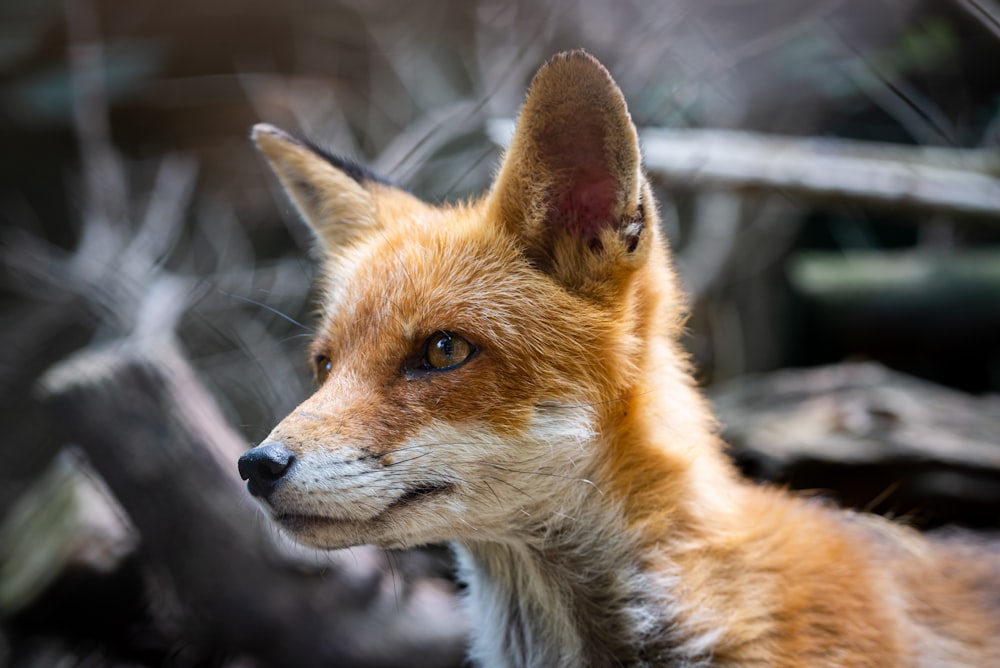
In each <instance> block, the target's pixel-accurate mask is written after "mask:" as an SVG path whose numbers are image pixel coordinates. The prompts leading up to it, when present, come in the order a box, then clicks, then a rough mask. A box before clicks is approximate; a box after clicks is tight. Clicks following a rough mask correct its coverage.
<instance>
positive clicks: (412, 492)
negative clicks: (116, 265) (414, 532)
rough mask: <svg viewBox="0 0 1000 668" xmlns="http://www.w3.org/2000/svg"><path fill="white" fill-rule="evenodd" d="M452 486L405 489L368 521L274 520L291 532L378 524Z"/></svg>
mask: <svg viewBox="0 0 1000 668" xmlns="http://www.w3.org/2000/svg"><path fill="white" fill-rule="evenodd" d="M452 487H453V485H452V484H451V483H446V482H440V483H435V482H424V483H420V484H417V485H414V486H412V487H409V488H407V489H406V491H405V492H403V494H401V495H400V496H399V497H398V498H396V499H395V500H393V501H392V503H390V504H389V505H388V506H386V507H385V509H383V510H382V511H380V512H379V513H378V514H376V515H374V516H373V517H371V518H369V519H352V518H350V519H349V518H337V517H330V516H327V515H316V514H300V513H295V512H285V513H275V516H274V519H275V520H277V521H278V522H279V523H280V524H281V525H282V526H283V527H285V528H286V529H288V530H289V531H292V532H301V531H307V530H310V529H314V528H318V527H321V526H343V527H347V526H355V527H358V526H362V525H366V524H371V523H373V522H378V521H380V520H383V519H385V518H386V517H387V516H388V515H390V514H391V513H393V512H395V511H396V510H398V509H400V508H406V507H409V506H413V505H414V504H419V503H423V502H424V501H427V500H429V499H432V498H437V497H439V496H441V495H443V494H447V493H448V492H449V491H451V489H452Z"/></svg>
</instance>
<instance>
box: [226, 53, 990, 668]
mask: <svg viewBox="0 0 1000 668" xmlns="http://www.w3.org/2000/svg"><path fill="white" fill-rule="evenodd" d="M254 139H255V141H256V142H257V145H258V147H259V148H260V149H261V150H262V151H263V153H264V154H265V155H266V157H267V159H268V161H269V162H270V164H271V166H272V168H273V169H274V171H275V173H276V174H277V176H278V177H279V179H280V181H281V182H282V184H283V186H284V187H285V189H286V191H287V192H288V194H289V196H290V198H291V200H292V201H293V202H294V204H295V205H296V207H297V208H298V209H299V211H300V212H301V213H302V215H303V217H304V218H305V219H306V221H307V222H308V223H309V224H310V225H311V226H312V228H313V229H314V231H315V232H316V237H317V241H318V245H319V247H320V250H321V253H322V257H323V263H324V274H323V278H322V286H321V288H322V294H323V296H322V299H321V313H322V321H321V324H320V327H319V329H318V334H317V336H316V339H315V341H314V343H313V347H312V354H313V362H314V364H315V366H316V370H317V374H318V377H319V387H318V389H317V390H316V392H315V394H313V395H312V396H311V397H310V398H308V399H307V400H306V401H305V402H304V403H302V404H301V405H300V406H299V407H298V408H296V409H295V410H294V411H293V412H292V413H291V414H290V415H289V416H288V417H287V418H285V419H284V420H283V421H282V422H281V423H280V424H279V425H278V426H277V427H275V429H274V430H273V432H272V433H271V434H270V436H268V438H267V439H266V440H265V441H264V443H262V444H261V445H260V446H258V447H256V448H254V449H252V450H250V451H249V452H248V453H247V454H246V455H244V456H243V458H242V459H241V461H240V470H241V473H242V475H243V476H244V478H247V479H249V488H250V491H251V492H252V493H254V494H255V495H256V496H258V497H260V499H261V501H262V503H263V505H264V506H265V507H266V508H267V509H268V510H269V512H270V513H271V514H272V516H273V517H274V518H275V520H276V521H277V522H278V523H280V525H281V526H282V527H283V528H284V529H285V530H286V531H287V532H288V533H290V534H291V535H292V536H293V537H294V538H296V539H297V540H299V541H301V542H303V543H306V544H308V545H312V546H315V547H319V548H343V547H348V546H353V545H358V544H362V543H371V544H376V545H381V546H385V547H393V548H398V547H407V546H414V545H421V544H426V543H431V542H441V541H450V542H451V543H452V544H453V545H454V546H455V551H456V554H457V558H458V563H459V568H460V574H461V576H462V577H463V578H464V580H465V581H466V582H467V584H468V592H467V604H468V606H469V608H470V610H471V613H472V615H473V619H474V626H475V628H476V631H475V633H474V638H473V641H472V647H471V654H472V658H473V659H474V660H475V661H477V662H478V663H481V664H483V665H487V666H546V667H549V666H585V665H594V666H604V665H630V666H642V665H648V666H654V665H656V666H661V665H662V666H701V665H719V666H728V665H732V666H880V667H883V666H959V665H966V666H986V665H1000V594H998V592H1000V559H997V558H996V557H988V556H987V554H988V553H987V552H986V551H984V550H980V549H976V548H973V547H971V546H969V545H968V544H967V543H961V542H957V541H956V542H946V541H937V542H932V541H930V540H928V539H926V538H924V537H922V536H919V535H918V534H916V533H914V532H912V531H911V530H909V529H906V528H903V527H899V526H896V525H893V524H890V523H888V522H887V521H885V520H882V519H879V518H874V517H869V516H866V515H860V514H852V513H846V512H843V511H839V510H835V509H831V508H828V507H826V506H824V505H823V504H821V503H819V502H816V501H810V500H807V499H801V498H796V497H793V496H791V495H789V494H787V493H785V492H782V491H780V490H775V489H771V488H767V487H761V486H756V485H752V484H750V483H748V482H746V481H743V480H742V479H740V477H739V476H738V475H737V474H736V472H735V471H734V469H733V467H732V465H731V464H730V463H729V461H728V459H727V458H726V456H725V454H724V452H723V448H722V446H721V444H720V442H719V440H718V438H717V435H716V432H717V430H716V427H715V424H714V421H713V419H712V417H711V415H710V412H709V411H708V409H707V407H706V404H705V401H704V400H703V398H702V397H701V396H700V394H699V392H698V391H697V389H696V387H695V386H694V383H693V382H692V380H691V376H690V374H689V368H688V367H689V364H688V360H687V358H686V357H685V355H684V354H683V353H682V352H681V349H680V346H679V344H678V337H679V334H680V332H681V328H682V324H683V298H682V295H681V294H680V293H679V291H678V287H677V280H676V278H675V275H674V272H673V269H672V267H671V263H670V258H669V254H668V252H667V248H666V244H665V242H664V240H663V239H662V235H661V232H660V229H659V222H658V214H657V210H656V205H655V202H654V200H653V197H652V193H651V191H650V188H649V185H648V184H647V182H646V180H645V177H644V176H643V173H642V170H641V166H640V152H639V145H638V141H637V137H636V132H635V129H634V126H633V124H632V122H631V119H630V117H629V114H628V111H627V109H626V106H625V101H624V99H623V97H622V94H621V92H620V91H619V89H618V87H617V86H616V85H615V83H614V82H613V80H612V79H611V77H610V75H609V74H608V72H607V71H606V70H605V69H604V67H603V66H601V65H600V63H598V62H597V61H596V60H595V59H594V58H592V57H591V56H589V55H588V54H586V53H584V52H580V51H576V52H569V53H564V54H560V55H559V56H556V57H555V58H554V59H553V60H551V61H550V62H549V63H548V64H547V65H545V67H543V68H542V69H541V70H540V71H539V73H538V74H537V75H536V77H535V79H534V81H533V82H532V85H531V87H530V90H529V93H528V96H527V99H526V102H525V104H524V107H523V108H522V111H521V113H520V116H519V120H518V126H517V130H516V132H515V135H514V139H513V142H512V144H511V146H510V148H509V150H508V152H507V154H506V156H505V158H504V161H503V164H502V167H501V169H500V171H499V173H498V176H497V179H496V181H495V183H494V185H493V187H492V188H491V189H490V190H489V192H487V193H486V194H485V195H483V196H482V197H481V198H479V199H477V200H475V201H472V202H469V203H463V204H457V205H432V204H427V203H424V202H422V201H420V200H418V199H417V198H415V197H414V196H412V195H411V194H409V193H407V192H405V191H403V190H400V189H398V188H396V187H394V186H392V185H390V184H387V183H385V182H383V181H381V180H380V179H378V178H377V177H375V176H373V175H371V174H369V173H367V172H366V171H365V170H363V169H361V168H359V167H357V166H355V165H353V164H351V163H349V162H346V161H343V160H340V159H338V158H336V157H332V156H329V155H326V154H324V153H323V152H322V151H319V150H317V149H315V148H313V147H311V146H309V145H308V144H305V143H303V142H300V141H298V140H296V139H293V138H292V137H290V136H288V135H286V134H285V133H283V132H281V131H280V130H277V129H276V128H273V127H271V126H267V125H259V126H257V127H256V128H255V129H254Z"/></svg>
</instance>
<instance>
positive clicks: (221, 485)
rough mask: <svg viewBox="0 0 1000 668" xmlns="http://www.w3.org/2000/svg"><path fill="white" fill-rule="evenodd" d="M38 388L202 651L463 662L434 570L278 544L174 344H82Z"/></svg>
mask: <svg viewBox="0 0 1000 668" xmlns="http://www.w3.org/2000/svg"><path fill="white" fill-rule="evenodd" d="M40 388H41V394H42V395H43V398H44V400H45V401H46V402H47V403H48V404H49V406H50V407H51V409H52V410H53V412H54V414H55V415H56V417H57V418H58V419H59V421H60V422H61V424H62V425H63V427H64V428H65V430H66V433H67V436H68V437H69V438H70V439H71V440H72V442H73V443H74V444H76V445H77V446H78V447H79V448H80V449H81V450H82V451H83V452H84V453H85V454H86V456H87V458H88V460H89V461H90V462H91V465H92V466H93V468H94V470H95V471H97V473H98V474H99V475H100V476H101V477H102V478H103V480H104V481H105V482H106V483H107V485H108V488H109V489H110V490H111V491H112V493H113V494H114V496H115V498H116V499H117V500H118V502H119V503H120V504H121V506H122V507H123V508H124V510H125V511H126V512H127V514H128V516H129V518H130V520H131V522H132V524H133V526H134V527H135V529H136V530H137V532H138V533H139V535H140V537H141V542H140V546H139V555H140V558H141V560H142V563H144V564H146V565H148V567H149V568H150V572H151V574H152V576H153V577H154V579H155V578H159V580H160V581H161V582H165V583H167V586H168V587H169V589H170V597H175V598H176V604H177V609H176V610H174V611H173V612H174V613H175V614H179V619H172V620H171V621H172V622H173V623H179V625H180V626H181V628H182V631H183V633H184V640H185V642H186V643H190V646H192V647H195V648H198V649H199V650H200V651H201V656H202V657H204V656H216V657H217V656H220V655H222V656H229V657H235V658H238V657H246V658H250V659H251V660H253V661H254V663H255V665H264V666H267V665H271V666H301V667H310V666H317V667H318V666H331V665H350V666H397V665H410V666H457V665H460V664H461V662H462V655H463V648H464V635H465V623H464V620H463V618H462V616H461V614H460V613H459V611H458V610H457V608H456V605H455V597H454V595H453V592H452V591H450V590H449V589H448V588H447V586H446V585H445V583H444V581H443V580H440V579H434V578H423V579H420V578H417V579H414V580H413V581H411V582H400V581H397V580H396V579H395V578H396V576H395V574H392V575H390V574H389V572H388V571H389V569H383V568H382V567H383V566H385V565H386V564H385V559H386V558H387V557H385V556H384V555H382V553H380V552H377V551H374V550H372V551H368V550H367V549H365V548H362V549H359V550H354V551H352V552H351V553H350V554H348V555H347V556H346V558H345V557H343V556H341V557H339V558H338V555H336V554H334V555H332V556H331V557H330V558H327V556H326V555H324V554H322V553H315V554H310V555H309V556H307V557H306V558H305V559H303V558H302V554H301V553H299V556H298V557H297V558H294V557H290V556H289V553H287V552H283V551H282V549H281V548H280V547H279V544H280V543H279V542H278V541H276V540H275V538H276V532H275V530H274V529H273V528H272V527H271V526H270V525H269V524H268V522H267V521H266V520H265V519H264V518H263V517H262V516H261V514H260V513H259V512H258V510H257V509H256V507H255V506H254V504H253V503H252V501H251V500H250V498H249V496H248V495H247V494H246V492H245V490H244V489H242V484H241V483H240V481H239V479H238V476H237V474H236V466H235V460H236V457H237V456H238V454H239V453H240V452H242V450H244V449H245V445H244V443H243V441H242V439H240V437H239V436H238V435H237V434H236V433H235V432H233V431H232V430H231V429H230V428H229V426H228V424H226V421H225V420H224V419H223V418H222V416H221V413H220V411H219V410H218V408H217V407H216V405H215V402H214V401H213V399H212V397H211V396H210V395H209V393H208V392H207V390H206V389H205V388H204V387H203V386H202V385H201V383H200V382H199V381H198V379H197V377H196V375H195V374H194V372H193V370H192V369H191V368H190V366H189V365H188V363H187V362H186V360H185V359H184V357H183V355H182V354H181V353H180V352H179V350H178V349H177V348H176V346H175V345H174V344H172V343H170V342H163V341H156V342H155V343H154V342H152V341H149V340H143V341H130V342H127V343H124V344H121V345H117V346H114V347H110V348H105V349H103V350H85V351H83V352H82V353H79V354H77V355H75V356H73V357H71V358H69V359H67V360H65V361H64V362H62V363H60V364H58V365H57V366H56V367H54V368H53V369H51V370H50V371H49V372H47V373H46V374H45V375H44V376H43V378H42V379H41V381H40ZM379 562H380V563H379ZM310 564H311V567H310ZM344 564H346V565H347V566H346V567H345V566H343V565H344ZM390 565H391V564H390Z"/></svg>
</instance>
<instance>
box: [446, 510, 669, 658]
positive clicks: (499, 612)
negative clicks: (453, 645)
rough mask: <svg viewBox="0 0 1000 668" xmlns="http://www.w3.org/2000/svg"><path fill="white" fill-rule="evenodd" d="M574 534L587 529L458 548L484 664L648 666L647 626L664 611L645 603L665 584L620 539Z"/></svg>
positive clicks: (476, 644)
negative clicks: (658, 582) (651, 576)
mask: <svg viewBox="0 0 1000 668" xmlns="http://www.w3.org/2000/svg"><path fill="white" fill-rule="evenodd" d="M578 521H579V522H581V524H586V523H587V522H588V520H587V519H583V518H580V519H579V520H578ZM567 524H568V521H567ZM594 528H595V527H588V528H587V529H583V531H587V532H593V530H594ZM561 530H565V531H566V533H565V534H562V535H559V534H560V531H561ZM574 533H576V534H580V533H582V531H581V529H580V528H576V529H574V528H571V527H568V526H565V527H561V528H560V529H559V530H556V531H555V532H554V535H553V536H551V537H549V539H548V540H541V539H540V540H537V541H520V542H504V543H499V542H490V543H487V542H465V543H461V544H458V545H457V546H456V552H457V555H458V561H459V567H460V569H461V571H462V574H463V577H464V579H465V581H466V582H467V583H468V586H469V592H468V603H469V604H470V605H471V607H472V611H473V614H474V615H475V616H476V617H477V619H476V621H475V624H474V628H476V629H479V630H480V632H479V636H478V637H477V638H476V639H475V640H474V642H473V658H474V659H476V660H477V665H486V666H539V667H540V666H587V665H595V666H599V665H614V664H616V663H621V664H624V665H637V664H641V663H643V657H642V654H643V649H642V645H643V637H642V636H643V635H644V628H643V627H644V626H655V627H657V628H659V627H661V624H660V623H658V622H659V621H661V620H657V623H654V624H652V625H651V624H649V622H650V620H649V619H648V616H649V614H650V613H651V612H652V613H653V614H655V615H657V616H659V615H662V614H663V611H662V610H659V609H657V607H656V606H655V605H653V602H652V601H647V600H644V599H645V598H646V597H647V596H648V595H649V592H655V591H656V590H657V589H658V588H659V585H657V586H652V585H651V584H650V583H648V582H647V578H648V576H647V575H646V574H645V573H643V572H642V568H641V566H640V564H639V563H638V561H637V559H636V557H635V554H634V553H632V551H631V550H629V549H627V548H626V547H625V546H623V545H620V544H617V543H619V542H620V541H621V540H622V538H621V536H616V535H614V534H610V535H605V536H604V537H605V542H603V543H602V542H600V541H598V540H597V539H596V538H597V535H598V534H599V533H603V532H593V533H592V536H591V537H589V538H582V537H581V536H579V535H576V536H574V535H573V534H574ZM648 630H653V629H648Z"/></svg>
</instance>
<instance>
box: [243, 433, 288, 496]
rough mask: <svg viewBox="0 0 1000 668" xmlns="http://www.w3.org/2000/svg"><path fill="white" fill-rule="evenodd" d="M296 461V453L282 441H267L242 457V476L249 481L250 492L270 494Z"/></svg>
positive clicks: (260, 494) (258, 494)
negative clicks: (289, 449)
mask: <svg viewBox="0 0 1000 668" xmlns="http://www.w3.org/2000/svg"><path fill="white" fill-rule="evenodd" d="M294 462H295V455H294V454H293V453H291V452H289V451H288V449H287V448H285V446H283V445H282V444H281V443H276V442H274V443H265V444H263V445H258V446H257V447H256V448H253V449H252V450H248V451H247V452H245V453H243V456H242V457H240V460H239V463H238V466H239V470H240V477H241V478H243V479H244V480H246V481H247V482H248V485H247V486H248V487H249V489H250V493H251V494H253V495H255V496H268V495H269V494H270V493H271V492H272V491H274V488H275V486H276V485H277V482H278V481H279V480H280V479H281V478H282V477H283V476H284V475H285V473H287V472H288V469H290V468H291V466H292V464H293V463H294Z"/></svg>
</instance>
